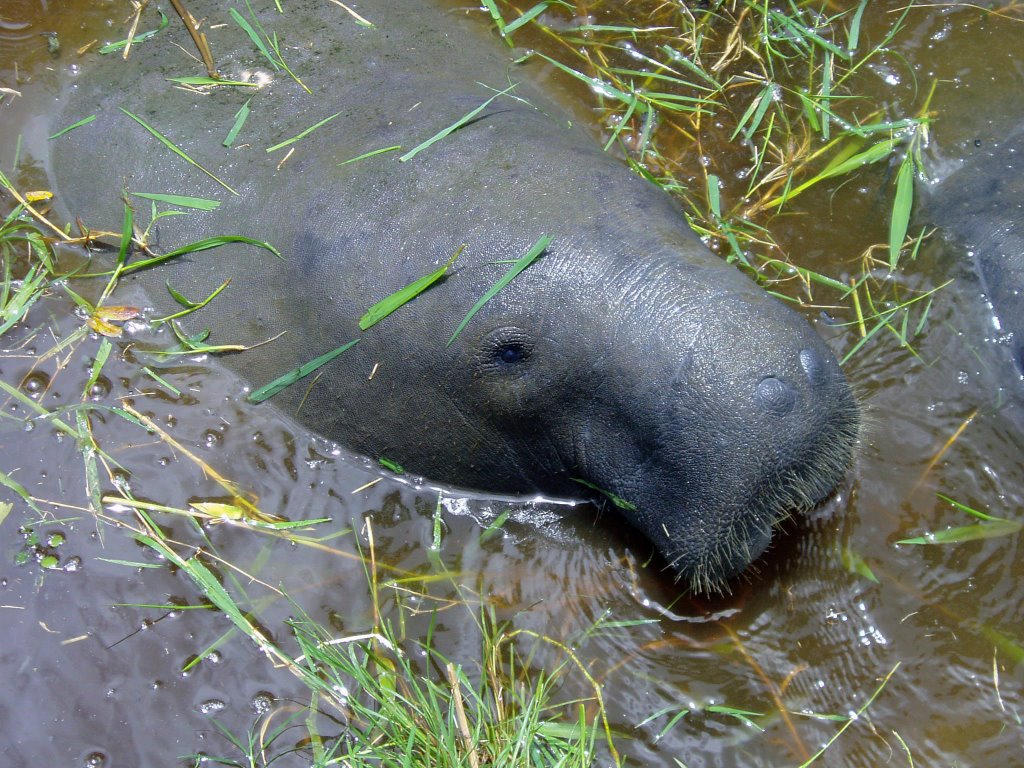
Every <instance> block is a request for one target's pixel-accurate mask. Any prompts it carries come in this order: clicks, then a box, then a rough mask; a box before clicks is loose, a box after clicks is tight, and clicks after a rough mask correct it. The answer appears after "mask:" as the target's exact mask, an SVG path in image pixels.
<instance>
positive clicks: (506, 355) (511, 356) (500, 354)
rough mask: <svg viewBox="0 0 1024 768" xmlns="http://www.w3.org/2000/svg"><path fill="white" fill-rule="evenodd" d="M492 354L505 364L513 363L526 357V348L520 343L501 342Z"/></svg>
mask: <svg viewBox="0 0 1024 768" xmlns="http://www.w3.org/2000/svg"><path fill="white" fill-rule="evenodd" d="M494 356H495V357H496V358H497V359H498V360H500V361H501V362H503V363H505V364H506V365H513V364H514V363H518V362H519V361H520V360H525V359H526V350H525V349H523V347H522V346H521V345H520V344H503V345H502V346H500V347H498V348H497V349H496V350H494Z"/></svg>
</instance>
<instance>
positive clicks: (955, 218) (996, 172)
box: [927, 130, 1024, 376]
mask: <svg viewBox="0 0 1024 768" xmlns="http://www.w3.org/2000/svg"><path fill="white" fill-rule="evenodd" d="M927 215H928V217H929V218H930V219H931V220H932V221H933V222H934V223H935V224H937V225H938V226H940V227H942V228H943V231H944V232H945V233H946V235H947V236H948V237H949V238H950V239H951V240H953V241H955V242H956V243H957V244H958V245H961V246H963V247H964V248H965V249H966V251H967V252H968V253H969V254H970V256H971V258H972V259H973V260H974V265H975V268H976V270H977V272H978V275H979V277H980V279H981V284H982V288H983V290H984V291H985V295H986V297H987V298H988V300H989V302H990V303H991V304H992V309H993V312H994V314H995V320H996V328H997V331H998V333H999V335H1000V337H1001V338H1002V340H1004V341H1005V342H1006V344H1007V346H1008V347H1009V349H1010V351H1011V354H1012V357H1013V363H1014V365H1015V366H1016V370H1017V374H1018V376H1024V130H1018V131H1017V132H1016V133H1014V134H1011V135H1010V136H1009V137H1008V138H1006V139H1005V140H1002V141H999V142H994V143H986V144H984V145H982V146H981V147H979V148H978V149H977V151H976V152H975V153H974V154H973V155H972V156H970V157H969V158H968V159H967V160H965V162H964V164H963V165H962V166H961V167H960V168H959V169H957V170H956V171H955V172H954V173H952V174H950V175H949V176H948V177H947V178H945V179H944V180H943V181H942V182H941V184H940V185H939V186H938V189H937V190H936V192H935V194H934V196H933V198H932V199H931V200H930V201H929V202H928V210H927Z"/></svg>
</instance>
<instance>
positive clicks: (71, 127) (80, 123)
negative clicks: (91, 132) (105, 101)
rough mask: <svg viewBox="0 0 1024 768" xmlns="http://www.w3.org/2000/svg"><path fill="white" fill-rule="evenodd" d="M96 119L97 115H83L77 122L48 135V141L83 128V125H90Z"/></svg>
mask: <svg viewBox="0 0 1024 768" xmlns="http://www.w3.org/2000/svg"><path fill="white" fill-rule="evenodd" d="M95 119H96V115H89V116H88V117H83V118H82V119H81V120H79V121H78V122H77V123H72V124H71V125H69V126H68V127H67V128H61V129H60V130H59V131H57V132H56V133H55V134H53V136H49V137H47V141H52V140H53V139H56V138H57V137H58V136H63V135H64V134H65V133H68V132H69V131H73V130H75V128H81V127H82V126H83V125H88V124H89V123H91V122H92V121H93V120H95Z"/></svg>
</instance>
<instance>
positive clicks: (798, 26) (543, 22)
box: [485, 0, 934, 351]
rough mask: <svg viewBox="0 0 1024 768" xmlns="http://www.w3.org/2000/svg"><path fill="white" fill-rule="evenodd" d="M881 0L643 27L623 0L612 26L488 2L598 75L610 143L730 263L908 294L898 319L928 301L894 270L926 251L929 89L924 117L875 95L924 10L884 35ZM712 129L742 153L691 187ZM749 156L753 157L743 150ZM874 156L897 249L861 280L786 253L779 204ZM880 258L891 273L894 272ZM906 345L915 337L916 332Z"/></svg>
mask: <svg viewBox="0 0 1024 768" xmlns="http://www.w3.org/2000/svg"><path fill="white" fill-rule="evenodd" d="M869 5H870V4H869V3H868V2H867V0H860V2H859V3H857V4H856V5H854V6H851V7H850V8H848V9H846V10H843V11H840V12H836V13H827V12H826V13H823V12H822V11H821V10H820V5H815V4H810V3H806V2H799V1H798V0H794V2H790V3H788V4H784V5H778V4H767V3H763V2H758V1H756V0H726V1H720V2H715V3H710V4H708V5H707V6H693V5H688V6H686V7H680V6H678V5H676V4H663V5H660V6H659V5H655V6H653V8H652V9H651V11H650V12H649V15H648V16H647V17H645V18H643V19H642V20H640V23H638V24H635V25H634V24H629V23H622V22H621V21H619V20H618V18H617V12H616V10H615V9H614V7H613V4H610V3H604V4H603V3H596V4H592V5H590V6H588V7H587V9H586V12H587V14H589V15H591V16H592V17H595V18H598V19H600V20H602V21H604V20H605V19H606V18H607V19H609V22H608V23H586V24H580V23H579V22H578V21H577V18H578V16H577V13H576V11H575V10H574V6H573V5H572V4H571V3H563V2H542V3H538V4H532V5H530V4H518V3H513V2H508V1H507V0H488V2H486V3H485V6H486V8H487V11H488V14H489V16H490V17H491V18H492V20H493V21H494V25H495V29H496V32H497V33H498V34H499V35H502V36H504V37H505V38H506V39H509V40H510V38H511V34H512V32H513V31H514V32H515V33H516V35H517V37H516V42H517V44H519V45H526V41H525V39H523V38H521V37H520V35H523V34H524V33H527V32H529V33H530V34H531V35H532V38H531V40H530V42H531V43H532V44H533V45H534V46H535V47H537V48H540V51H538V52H535V53H532V54H530V56H533V57H537V58H541V59H543V60H544V61H546V62H548V63H549V64H551V65H552V66H554V67H555V68H557V69H558V70H559V71H561V72H562V73H564V74H565V75H566V76H568V77H570V78H573V79H575V80H577V81H579V82H581V83H583V84H584V85H586V86H587V89H588V91H589V92H590V93H591V94H593V97H592V98H593V99H594V102H595V106H596V107H597V108H598V110H599V113H600V115H601V118H600V121H601V124H602V125H604V126H605V129H604V131H603V133H604V135H605V136H606V139H605V141H606V146H609V147H610V146H611V145H612V144H614V143H620V144H621V145H622V146H623V148H624V149H625V150H626V151H627V153H628V155H629V158H630V161H631V164H632V165H633V167H634V169H635V170H637V171H638V172H639V173H641V175H643V176H644V177H646V178H647V179H649V180H650V181H652V182H654V183H656V184H658V185H660V186H662V187H663V188H665V189H666V191H669V192H670V193H671V194H674V195H677V196H679V197H680V198H681V199H682V201H683V203H684V206H685V209H686V211H687V214H688V216H689V218H690V221H691V225H692V226H693V228H694V229H695V230H696V231H697V232H698V233H699V234H701V235H702V236H704V237H705V238H706V239H708V240H710V241H711V242H712V244H713V245H716V243H721V247H720V248H719V247H717V245H716V250H719V251H720V252H722V253H723V254H724V255H726V257H727V259H728V260H729V261H735V262H738V263H739V264H740V265H741V267H742V268H744V269H745V270H746V271H748V272H749V273H750V274H751V276H753V277H754V278H755V279H757V280H758V281H759V282H761V283H762V284H763V285H764V286H765V287H766V288H767V289H768V290H770V291H772V292H773V293H776V294H777V295H780V296H781V297H782V298H785V299H788V300H790V301H794V302H796V303H799V304H804V305H807V306H809V307H811V306H817V305H820V304H822V303H825V304H827V305H830V306H839V307H841V308H842V310H843V311H845V312H847V313H851V314H852V313H854V312H855V310H856V302H857V299H858V296H857V295H856V293H855V291H856V288H855V287H854V286H856V287H857V288H859V289H860V290H861V292H862V293H863V292H865V291H869V292H870V293H871V294H872V295H873V296H874V297H875V298H876V300H877V303H878V304H879V305H880V306H882V305H888V303H889V302H890V301H893V302H894V303H895V304H897V305H898V306H899V308H898V309H897V310H896V311H895V312H892V313H888V315H887V316H886V317H885V319H884V322H882V323H881V326H882V327H887V328H889V329H898V328H899V327H900V326H901V325H902V324H903V323H904V322H909V320H908V319H907V311H906V310H907V307H908V306H909V305H910V304H912V303H914V301H913V297H910V296H905V295H904V296H897V294H898V293H899V292H900V291H901V290H902V289H901V287H900V285H899V281H893V280H891V279H890V278H891V275H892V273H894V272H896V271H897V270H898V269H899V268H900V266H901V264H902V260H912V258H913V257H914V256H916V253H917V248H918V247H919V245H920V241H921V237H922V235H921V234H920V233H916V234H915V235H914V236H912V237H909V238H908V237H907V235H908V230H909V226H910V214H911V210H912V208H913V187H914V181H915V179H916V177H917V176H918V175H919V174H920V172H921V165H922V164H921V159H920V147H921V145H922V143H923V141H924V138H925V137H926V132H927V126H928V101H927V100H926V101H925V106H924V107H923V108H922V109H921V110H919V111H918V113H917V114H912V115H904V116H897V117H895V118H893V117H889V116H883V115H885V112H884V110H885V107H886V105H884V104H882V103H873V102H872V101H871V100H870V99H868V98H866V97H865V96H864V95H863V93H861V92H860V90H859V89H860V88H862V87H863V84H864V82H865V80H864V79H863V78H864V77H869V78H870V77H874V75H868V74H867V70H868V67H869V65H871V64H872V63H874V62H876V61H879V60H881V59H883V58H884V57H885V56H886V55H887V54H888V53H889V46H890V45H891V44H892V42H893V40H894V39H896V38H897V36H898V35H900V34H901V32H902V31H903V28H904V23H905V21H906V16H907V13H908V12H909V7H908V8H907V9H903V10H902V11H901V12H900V13H897V14H894V15H893V16H892V17H891V20H890V21H888V22H887V27H886V29H885V31H884V34H882V35H881V37H880V38H879V39H877V40H874V41H868V39H867V35H866V34H865V32H864V21H865V16H866V15H867V14H869V13H870V12H871V11H870V8H869ZM876 34H877V32H876ZM624 51H628V53H624ZM933 87H934V86H933ZM698 142H699V143H704V142H707V143H708V144H710V145H712V146H714V147H716V149H715V150H712V153H711V154H718V155H725V156H729V158H730V159H729V160H728V161H727V163H728V164H727V165H722V166H721V172H716V171H715V170H714V168H715V167H716V163H712V164H711V166H710V167H704V168H703V169H702V172H703V174H704V176H705V183H702V184H699V185H696V186H689V185H688V184H687V183H686V181H684V180H683V177H684V176H685V175H689V174H692V173H693V171H692V168H693V166H694V165H695V163H694V160H693V158H690V157H689V154H690V153H692V151H693V148H694V147H696V146H698ZM730 145H731V147H732V148H731V149H730V148H729V147H730ZM723 150H724V151H723ZM744 154H745V155H747V157H748V159H747V162H746V163H743V162H741V161H739V160H738V159H737V158H741V157H742V156H743V155H744ZM723 162H726V161H723ZM870 165H875V166H879V167H880V166H883V165H888V166H894V167H895V168H896V169H897V170H896V173H895V180H894V182H893V183H892V187H891V196H892V197H891V200H892V202H891V205H890V220H891V223H890V227H889V236H888V240H887V242H886V243H884V244H880V245H884V246H885V247H887V249H888V258H887V259H886V260H885V261H884V262H876V261H874V260H865V261H864V263H863V265H862V270H861V272H860V274H859V275H857V276H855V277H854V278H853V280H852V285H851V283H848V282H844V281H842V280H839V279H838V278H837V277H836V276H835V275H832V274H827V273H824V272H821V271H819V270H818V269H815V268H813V267H812V266H811V265H809V264H802V263H801V261H800V258H799V257H798V256H796V255H793V254H787V253H785V252H784V251H783V250H782V246H781V245H780V243H779V242H778V241H777V240H776V239H775V238H774V237H773V235H772V229H773V227H774V224H775V220H776V218H777V217H778V215H779V214H780V213H783V212H789V211H796V210H799V205H798V198H799V197H800V196H801V195H802V194H807V193H809V192H811V191H818V190H827V189H831V188H833V187H835V186H836V185H837V184H841V183H843V182H845V181H847V180H849V179H851V178H856V177H857V176H858V175H859V174H861V173H863V172H864V169H865V167H866V166H870ZM780 254H781V255H780ZM847 260H849V261H852V260H853V259H852V258H850V259H847ZM879 264H885V265H886V266H887V267H888V273H889V274H885V273H881V274H880V273H879V270H878V269H877V268H876V267H877V266H879ZM866 335H867V331H866V330H864V331H863V333H862V334H861V336H862V339H863V337H864V336H866ZM874 340H875V341H877V340H878V338H877V337H876V338H875V339H874ZM869 341H870V340H869V339H864V340H863V343H862V344H860V345H859V346H858V347H857V351H860V350H861V349H862V348H863V346H864V345H865V344H868V343H869ZM902 343H903V344H904V345H905V346H909V336H908V335H907V334H904V335H903V339H902Z"/></svg>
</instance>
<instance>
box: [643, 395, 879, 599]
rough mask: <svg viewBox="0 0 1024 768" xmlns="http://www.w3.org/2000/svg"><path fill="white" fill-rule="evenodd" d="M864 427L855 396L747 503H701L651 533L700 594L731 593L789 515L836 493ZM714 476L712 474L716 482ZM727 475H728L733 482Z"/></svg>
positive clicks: (679, 575) (679, 577) (681, 578)
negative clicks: (674, 522) (732, 583)
mask: <svg viewBox="0 0 1024 768" xmlns="http://www.w3.org/2000/svg"><path fill="white" fill-rule="evenodd" d="M859 432H860V417H859V409H858V408H857V406H856V404H855V403H854V401H853V398H852V396H851V398H850V402H849V406H848V407H843V408H841V409H839V411H838V412H837V413H836V415H835V416H834V419H833V421H832V423H831V424H830V425H829V426H828V428H826V429H823V430H822V431H821V432H819V434H818V436H817V438H818V439H815V440H813V441H811V442H812V444H811V445H809V446H808V447H807V448H806V449H805V450H804V451H803V452H801V455H800V456H798V457H794V458H793V460H791V461H790V462H788V463H786V464H784V465H782V466H781V468H776V469H774V470H771V471H767V472H765V473H764V474H763V475H762V477H761V478H760V479H758V480H757V481H755V482H752V483H750V485H751V488H752V490H751V491H750V492H749V493H748V494H747V495H746V500H745V502H741V503H736V504H729V505H725V506H722V505H715V504H710V505H707V506H703V505H700V504H699V502H698V503H697V504H695V506H694V508H693V509H692V510H691V511H683V513H682V514H679V515H678V516H677V517H676V520H677V521H678V525H675V526H668V527H666V526H662V530H661V531H660V532H659V533H660V534H661V535H660V536H658V537H656V538H655V537H652V538H654V540H655V544H656V546H657V547H658V549H659V550H660V552H661V554H662V555H663V557H664V559H665V560H666V562H667V564H668V568H669V569H670V570H672V571H673V572H674V574H675V579H676V581H677V582H684V583H685V584H686V586H687V587H688V588H689V590H690V591H691V592H693V593H697V594H708V595H710V594H729V593H730V592H731V589H730V580H731V579H734V578H735V577H736V576H738V575H739V574H740V573H742V572H743V571H744V570H745V569H746V568H747V567H748V566H749V565H750V564H751V563H753V562H754V561H755V560H757V559H758V558H759V557H760V556H761V555H762V554H764V552H765V551H766V550H767V549H768V547H769V545H770V544H771V541H772V535H773V533H774V532H775V531H776V530H777V529H778V528H779V526H780V525H781V524H782V523H783V522H784V521H785V520H787V519H789V518H791V517H793V516H796V515H801V514H806V513H807V512H809V511H811V510H812V509H814V508H815V507H817V506H819V505H820V504H822V503H823V502H825V501H827V500H828V499H829V498H831V497H832V495H833V494H834V492H835V491H836V489H837V488H838V487H839V486H840V484H841V483H842V482H843V480H844V478H845V477H846V475H847V472H848V470H849V467H850V464H851V462H852V460H853V453H854V446H855V445H856V443H857V439H858V436H859ZM714 480H715V478H714V475H709V478H708V481H709V482H714ZM726 482H728V480H727V481H726Z"/></svg>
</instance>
